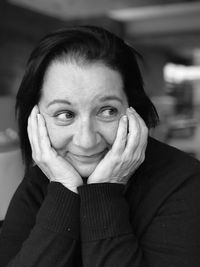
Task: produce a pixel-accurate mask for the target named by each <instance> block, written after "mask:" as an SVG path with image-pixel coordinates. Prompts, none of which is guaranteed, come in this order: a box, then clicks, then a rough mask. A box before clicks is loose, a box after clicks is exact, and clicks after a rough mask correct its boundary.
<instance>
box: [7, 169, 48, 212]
mask: <svg viewBox="0 0 200 267" xmlns="http://www.w3.org/2000/svg"><path fill="white" fill-rule="evenodd" d="M48 183H49V181H48V179H47V178H46V176H45V175H44V174H43V173H42V172H41V171H40V169H39V168H38V167H37V166H35V167H32V168H30V170H29V171H28V172H26V173H25V175H24V178H23V180H22V182H21V183H20V185H19V186H18V188H17V190H16V192H15V193H14V195H13V197H12V200H11V203H10V205H9V211H11V210H12V211H13V210H14V211H16V212H21V213H23V212H26V213H27V214H29V216H30V214H31V213H32V214H33V215H35V213H36V212H37V210H38V209H39V208H40V206H41V204H42V202H43V200H44V198H45V196H46V193H47V186H48Z"/></svg>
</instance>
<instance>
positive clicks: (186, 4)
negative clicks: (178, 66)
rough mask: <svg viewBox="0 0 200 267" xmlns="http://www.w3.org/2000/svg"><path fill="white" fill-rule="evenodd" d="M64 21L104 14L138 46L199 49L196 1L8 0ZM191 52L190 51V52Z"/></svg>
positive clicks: (199, 3)
mask: <svg viewBox="0 0 200 267" xmlns="http://www.w3.org/2000/svg"><path fill="white" fill-rule="evenodd" d="M7 2H9V3H10V4H13V5H16V6H20V7H23V8H25V9H30V10H33V11H36V12H39V13H41V14H44V15H48V16H52V17H54V18H58V19H61V20H64V21H69V20H73V19H85V18H89V17H92V18H95V17H108V18H110V19H112V20H114V21H118V22H120V23H122V24H123V28H124V32H125V36H126V37H127V38H128V39H133V40H134V43H138V44H139V45H141V44H145V45H149V46H162V47H167V48H169V47H171V48H173V50H174V51H176V53H179V54H180V55H181V54H184V55H189V54H191V53H193V51H194V50H196V49H199V48H200V0H196V1H192V0H188V1H184V0H34V1H33V0H8V1H7ZM191 51H192V52H191Z"/></svg>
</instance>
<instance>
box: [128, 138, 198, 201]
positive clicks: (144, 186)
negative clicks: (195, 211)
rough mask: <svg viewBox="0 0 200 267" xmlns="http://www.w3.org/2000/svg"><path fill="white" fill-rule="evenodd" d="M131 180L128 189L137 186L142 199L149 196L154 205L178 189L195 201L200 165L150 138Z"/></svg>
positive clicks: (195, 160)
mask: <svg viewBox="0 0 200 267" xmlns="http://www.w3.org/2000/svg"><path fill="white" fill-rule="evenodd" d="M133 178H135V179H132V183H131V184H132V186H135V185H138V186H139V187H140V188H141V190H142V192H143V195H149V196H150V199H156V201H158V200H160V201H163V200H164V199H167V198H168V197H169V196H170V195H171V194H173V193H174V192H178V191H179V190H182V189H183V191H184V192H185V193H184V194H186V195H191V194H193V197H195V196H194V192H195V193H196V194H198V195H199V196H200V194H199V192H197V191H198V190H200V162H199V161H198V160H197V159H195V158H193V157H191V156H189V155H188V154H186V153H184V152H182V151H180V150H178V149H176V148H174V147H171V146H169V145H167V144H164V143H162V142H159V141H157V140H155V139H153V138H151V137H150V138H149V140H148V145H147V150H146V158H145V161H144V162H143V164H142V165H141V166H140V167H139V169H138V170H137V171H136V173H135V177H133ZM197 188H198V189H197ZM158 202H159V201H158Z"/></svg>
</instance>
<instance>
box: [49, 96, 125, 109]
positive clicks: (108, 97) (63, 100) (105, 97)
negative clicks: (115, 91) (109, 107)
mask: <svg viewBox="0 0 200 267" xmlns="http://www.w3.org/2000/svg"><path fill="white" fill-rule="evenodd" d="M99 100H100V101H101V102H104V101H108V100H117V101H119V102H120V103H122V99H121V98H120V97H118V96H115V95H110V96H103V97H101V98H100V99H99ZM53 104H67V105H72V103H71V102H70V101H68V100H66V99H54V100H52V101H51V102H49V103H48V104H47V107H49V106H51V105H53Z"/></svg>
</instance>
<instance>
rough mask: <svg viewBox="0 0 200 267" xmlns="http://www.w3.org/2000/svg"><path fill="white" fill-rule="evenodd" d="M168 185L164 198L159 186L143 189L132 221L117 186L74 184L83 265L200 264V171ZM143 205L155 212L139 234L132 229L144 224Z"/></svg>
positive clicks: (145, 266) (165, 266) (178, 266)
mask: <svg viewBox="0 0 200 267" xmlns="http://www.w3.org/2000/svg"><path fill="white" fill-rule="evenodd" d="M172 188H173V190H172V189H171V190H170V193H169V194H168V196H167V197H166V195H165V196H163V198H162V195H164V192H165V191H166V190H165V189H164V191H163V190H161V191H160V190H159V189H161V186H159V187H156V189H155V190H154V191H152V194H149V195H148V194H147V195H146V198H145V200H144V201H145V205H144V202H143V205H142V206H141V209H140V212H142V213H141V214H142V217H141V220H140V221H139V222H136V220H131V219H130V214H131V213H130V206H129V205H130V204H129V203H128V202H127V200H126V198H125V195H124V194H123V186H122V185H119V184H89V185H84V186H81V187H79V194H80V200H81V208H80V210H81V212H80V215H81V218H80V221H81V236H82V258H83V266H84V267H88V266H96V267H98V266H99V267H100V266H104V267H110V266H116V267H117V266H120V267H133V266H134V267H150V266H154V267H160V266H162V267H169V266H176V267H191V266H200V257H199V252H200V241H199V240H200V205H199V203H200V194H199V192H200V176H199V173H196V174H194V175H190V176H188V177H187V179H186V180H184V182H182V184H179V186H177V187H174V186H173V187H172ZM156 192H157V193H156ZM158 195H159V198H158ZM160 199H162V202H161V200H160ZM156 202H159V204H157V203H156ZM153 205H154V206H156V207H157V208H156V209H154V208H152V206H153ZM148 209H151V210H154V214H153V215H152V217H151V219H150V220H148V222H147V221H146V226H145V227H144V229H143V233H142V235H141V233H140V234H139V233H138V232H136V231H137V230H136V229H137V228H138V227H140V226H139V225H138V223H139V224H140V223H142V224H144V221H145V220H146V218H145V217H146V213H148ZM144 210H145V211H146V213H144ZM131 212H132V211H131ZM138 212H139V211H138ZM138 218H139V217H138ZM135 223H136V225H134V224H135Z"/></svg>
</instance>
